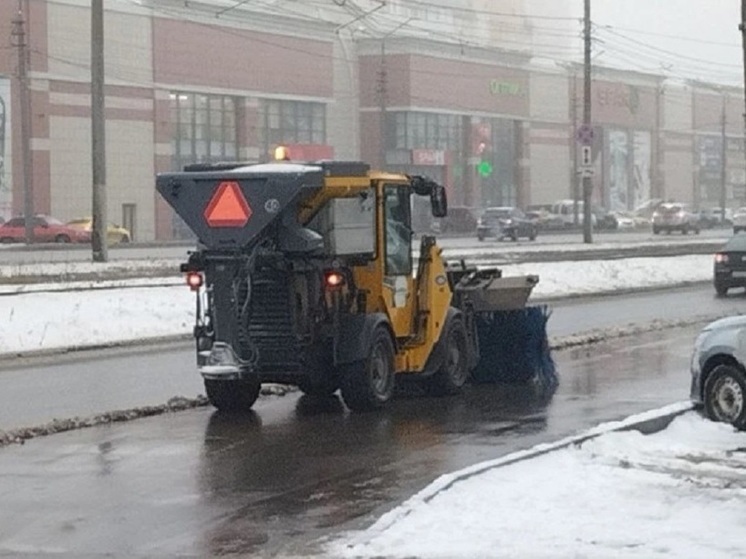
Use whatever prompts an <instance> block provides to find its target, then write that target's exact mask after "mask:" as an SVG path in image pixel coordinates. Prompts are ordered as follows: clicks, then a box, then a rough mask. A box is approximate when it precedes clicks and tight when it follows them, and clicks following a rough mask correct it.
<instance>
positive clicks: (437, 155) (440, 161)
mask: <svg viewBox="0 0 746 559" xmlns="http://www.w3.org/2000/svg"><path fill="white" fill-rule="evenodd" d="M445 164H446V152H445V151H443V150H442V149H413V150H412V165H422V166H425V167H427V166H439V165H445Z"/></svg>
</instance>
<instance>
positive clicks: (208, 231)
mask: <svg viewBox="0 0 746 559" xmlns="http://www.w3.org/2000/svg"><path fill="white" fill-rule="evenodd" d="M156 186H157V190H158V192H159V193H160V194H161V195H162V196H163V197H164V198H165V200H166V201H167V202H168V203H169V204H170V205H171V206H172V207H173V209H174V210H175V211H176V213H177V214H178V215H179V216H180V217H181V218H182V219H183V220H184V221H185V222H186V224H187V225H188V226H189V227H190V228H191V230H192V231H193V232H194V233H195V235H196V236H197V239H198V248H197V250H196V251H194V252H191V253H190V255H189V258H188V261H187V262H186V263H185V264H183V265H182V267H181V270H182V272H184V273H185V274H186V279H187V283H188V285H189V286H190V287H191V288H192V290H194V291H195V292H196V301H197V303H196V315H197V316H196V325H195V328H194V336H195V338H196V350H197V365H198V368H199V372H200V374H201V375H202V377H203V378H204V383H205V390H206V393H207V396H208V398H209V400H210V402H211V403H212V404H213V405H214V406H215V407H216V408H218V409H219V410H224V411H239V410H247V409H249V408H250V407H251V406H252V405H253V404H254V402H255V400H256V399H257V397H258V395H259V392H260V388H261V384H262V383H281V384H288V385H295V386H298V387H299V388H300V390H302V391H303V392H304V393H306V394H310V395H319V396H325V395H331V394H333V393H334V392H336V391H337V390H340V392H341V396H342V399H343V400H344V402H345V404H346V405H347V407H348V408H350V409H351V410H353V411H363V410H371V409H376V408H379V407H382V406H384V405H385V404H386V403H387V402H388V401H389V400H390V399H391V398H392V395H393V393H394V387H395V383H396V381H397V379H400V378H404V377H405V376H406V378H407V379H413V380H414V379H416V380H421V382H422V383H423V386H424V387H425V388H427V389H428V391H430V392H431V393H433V394H439V395H446V394H456V393H458V392H460V391H461V389H462V387H463V386H464V385H465V383H467V382H468V381H469V379H470V377H471V378H472V379H474V380H476V381H485V380H487V381H498V382H502V381H505V382H528V383H530V382H536V381H537V379H538V380H539V381H540V382H543V383H544V384H552V383H555V382H556V376H555V370H554V364H553V362H552V359H551V356H550V354H549V346H548V343H547V334H546V323H547V319H548V317H549V313H548V312H547V309H546V308H544V307H527V306H526V301H527V300H528V298H529V295H530V293H531V290H532V289H533V287H534V286H535V285H536V283H537V282H538V277H536V276H530V275H529V276H520V277H501V272H500V270H498V269H478V268H476V267H474V266H467V265H466V264H465V263H464V262H463V261H462V262H460V263H458V264H457V265H455V266H449V265H447V264H446V262H445V261H444V259H443V257H442V256H441V249H440V248H439V247H438V245H437V244H436V240H435V238H434V237H432V236H427V235H425V236H423V237H422V238H421V240H420V243H419V245H420V246H419V254H418V255H415V254H414V251H413V250H412V248H413V247H412V244H413V238H414V236H413V232H412V229H411V217H412V216H411V208H412V197H413V196H427V197H429V199H430V205H431V207H432V213H433V215H434V216H436V217H442V216H444V215H446V212H447V203H446V193H445V189H444V187H443V186H441V185H439V184H436V183H435V182H433V181H431V180H429V179H427V178H424V177H420V176H409V175H405V174H395V173H386V172H376V171H372V170H371V169H370V167H369V166H368V165H367V164H365V163H362V162H355V161H352V162H345V161H317V162H305V163H295V162H290V161H278V162H275V163H269V164H245V163H225V164H222V163H221V164H195V165H189V166H187V167H185V168H184V171H183V172H174V173H165V174H160V175H158V177H157V179H156Z"/></svg>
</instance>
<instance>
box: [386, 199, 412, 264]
mask: <svg viewBox="0 0 746 559" xmlns="http://www.w3.org/2000/svg"><path fill="white" fill-rule="evenodd" d="M383 199H384V206H383V218H384V223H385V242H384V255H385V261H386V275H388V276H400V275H411V273H412V215H411V208H410V201H409V188H408V187H407V186H404V185H395V184H387V185H385V186H384V187H383Z"/></svg>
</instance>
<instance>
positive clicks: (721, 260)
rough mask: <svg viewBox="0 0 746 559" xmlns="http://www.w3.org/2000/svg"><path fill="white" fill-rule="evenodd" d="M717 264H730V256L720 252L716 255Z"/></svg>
mask: <svg viewBox="0 0 746 559" xmlns="http://www.w3.org/2000/svg"><path fill="white" fill-rule="evenodd" d="M715 262H717V263H718V264H725V263H727V262H728V255H727V254H723V253H722V252H718V253H716V254H715Z"/></svg>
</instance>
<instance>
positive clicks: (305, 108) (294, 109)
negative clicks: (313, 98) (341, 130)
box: [258, 99, 326, 154]
mask: <svg viewBox="0 0 746 559" xmlns="http://www.w3.org/2000/svg"><path fill="white" fill-rule="evenodd" d="M258 136H259V143H260V147H261V148H262V149H263V150H264V151H263V152H264V153H265V154H269V153H270V151H271V149H272V148H273V147H274V146H276V145H278V144H326V105H324V104H323V103H314V102H305V101H286V100H282V99H260V100H259V130H258Z"/></svg>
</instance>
